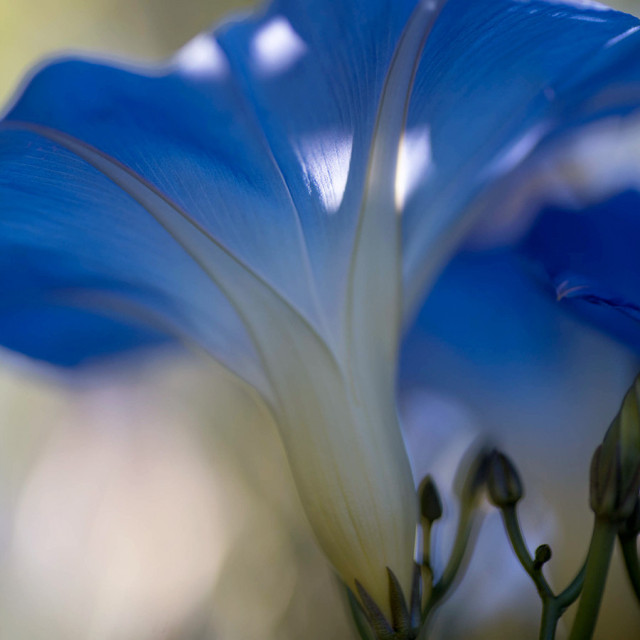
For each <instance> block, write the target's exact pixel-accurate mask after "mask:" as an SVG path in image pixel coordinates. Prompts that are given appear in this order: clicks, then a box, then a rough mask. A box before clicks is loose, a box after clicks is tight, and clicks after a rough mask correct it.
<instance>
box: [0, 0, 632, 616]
mask: <svg viewBox="0 0 640 640" xmlns="http://www.w3.org/2000/svg"><path fill="white" fill-rule="evenodd" d="M427 36H428V37H427ZM639 54H640V24H639V23H638V21H637V20H636V19H635V18H632V17H631V16H627V15H624V14H620V13H616V12H614V11H611V10H608V9H606V8H604V7H601V6H599V5H592V4H587V3H577V2H574V3H568V4H562V3H558V2H551V1H542V0H540V1H535V0H532V1H530V2H528V1H521V0H475V1H474V2H468V0H449V2H447V3H446V4H445V5H444V6H443V7H442V6H441V3H436V2H415V0H401V1H398V0H396V1H395V2H390V1H388V0H367V1H359V0H341V1H340V2H338V1H336V2H331V1H328V0H324V1H323V0H305V1H304V2H301V1H300V0H279V1H278V0H276V1H275V2H273V3H272V4H270V5H269V6H267V7H266V8H264V9H263V10H261V11H258V12H256V13H255V14H252V15H250V16H248V17H246V18H244V19H243V20H238V21H235V22H233V21H232V22H228V23H226V24H223V25H222V26H220V27H219V28H217V29H216V30H215V31H214V32H213V33H211V34H203V35H200V36H198V37H197V38H195V39H194V40H193V41H192V42H191V43H189V44H188V45H187V46H186V47H184V48H183V49H182V50H181V51H179V52H178V53H177V55H176V56H175V57H173V58H172V59H171V60H169V61H167V62H166V63H164V64H162V65H158V66H155V67H151V68H144V69H142V68H133V67H131V68H125V67H123V66H112V65H105V64H102V63H98V62H92V61H79V60H63V61H60V62H57V63H54V64H50V65H48V66H46V67H44V68H43V69H41V70H39V71H38V72H37V73H36V74H35V75H34V76H33V78H32V79H31V80H30V81H29V83H28V84H27V85H26V87H25V88H24V90H23V91H22V92H21V94H20V96H19V97H18V98H17V100H16V101H15V103H14V104H13V106H12V107H11V108H10V109H9V111H8V112H7V114H6V115H5V117H4V119H3V121H2V123H1V124H0V211H1V212H2V217H1V219H0V243H1V245H0V246H1V247H2V251H1V253H0V256H1V257H0V260H1V263H0V266H1V268H2V278H1V279H0V296H1V298H0V299H1V300H2V307H1V309H2V313H1V314H0V342H1V343H2V344H4V345H5V346H6V347H8V348H10V349H13V350H17V351H21V352H23V353H25V354H27V355H29V356H32V357H34V358H36V359H40V360H46V361H50V362H52V363H54V364H58V365H64V366H73V365H77V364H80V363H82V362H85V361H88V360H93V359H95V358H96V357H98V356H104V355H110V354H114V353H117V352H122V351H126V350H129V349H131V348H134V347H137V346H140V345H153V344H159V343H164V342H168V341H173V340H176V339H178V340H181V341H184V342H187V343H191V344H195V345H197V346H198V347H200V348H202V349H204V350H205V351H207V352H208V353H210V354H211V355H212V356H213V357H215V358H216V359H217V360H219V361H220V362H221V363H222V364H224V365H225V366H226V367H227V368H229V369H230V370H231V371H233V372H234V373H236V374H237V375H238V376H240V377H241V378H243V379H244V380H246V381H247V382H248V383H249V384H251V385H253V386H254V387H255V388H256V389H257V390H258V391H259V392H260V393H261V394H262V395H263V397H264V398H265V400H266V401H267V402H268V403H269V405H270V406H271V408H272V409H273V412H274V415H275V417H276V421H277V423H278V425H279V428H280V432H281V435H282V439H283V442H284V445H285V449H286V451H287V454H288V456H289V460H290V463H291V466H292V470H293V474H294V478H295V480H296V483H297V486H298V489H299V492H300V494H301V498H302V501H303V504H304V506H305V509H306V511H307V514H308V516H309V519H310V521H311V524H312V526H313V528H314V531H315V532H316V535H317V536H318V538H319V541H320V543H321V545H322V547H323V549H324V550H325V552H326V553H327V555H328V557H329V558H330V560H331V561H332V562H333V564H334V566H335V567H336V568H337V570H338V571H339V572H340V574H341V575H342V577H343V578H344V580H345V582H346V583H347V584H349V585H353V584H354V581H355V580H358V581H360V582H361V583H362V584H363V585H364V586H365V587H366V588H367V590H368V591H369V592H370V593H371V595H372V596H373V597H374V599H376V600H377V601H378V602H379V603H380V604H381V606H384V603H385V602H386V600H387V596H386V590H387V578H386V574H385V567H387V566H389V567H391V568H392V569H393V570H394V572H396V574H397V575H398V577H399V578H400V581H401V584H402V585H403V586H404V587H405V589H406V590H407V591H408V585H409V584H410V582H411V572H412V557H413V545H414V534H415V523H416V519H417V518H416V506H415V504H414V503H415V497H414V490H413V480H412V477H411V472H410V469H409V465H408V461H407V455H406V452H405V449H404V445H403V441H402V436H401V434H400V430H399V427H398V424H397V418H396V410H395V400H394V386H395V379H396V368H397V365H396V352H397V349H398V339H399V336H400V333H401V331H402V327H403V326H408V325H409V324H410V323H411V322H412V321H413V319H414V318H415V317H416V316H417V317H418V318H419V322H418V323H417V324H416V326H415V327H414V329H413V330H412V331H411V332H410V334H409V336H408V338H407V340H406V341H405V343H404V355H403V360H402V362H403V364H402V368H401V371H402V384H403V385H406V386H409V385H411V384H413V383H415V384H418V383H421V382H423V381H424V376H425V375H426V376H427V377H428V375H432V376H439V375H441V374H443V372H444V371H445V369H444V368H443V369H440V368H439V366H438V360H437V358H433V359H430V358H429V349H428V348H426V350H423V349H422V347H423V346H424V343H425V340H428V339H431V338H433V337H434V336H436V337H437V336H439V337H440V338H441V340H442V341H443V342H447V343H450V344H456V342H457V343H460V342H462V344H463V345H464V343H465V341H466V342H467V344H468V346H469V348H470V349H471V350H472V351H475V354H474V357H476V356H477V357H478V360H481V359H482V358H483V357H486V360H487V361H489V362H493V361H494V360H495V354H494V353H493V352H492V349H491V347H490V344H491V336H490V335H489V334H490V332H487V333H485V334H482V333H481V332H479V331H477V330H478V329H482V327H483V326H489V325H491V321H490V320H489V321H487V322H485V323H484V324H483V323H478V326H476V324H475V323H473V322H471V321H470V318H469V316H468V315H464V313H462V312H461V313H456V312H455V306H456V304H458V303H459V302H460V298H458V297H457V296H458V294H461V295H462V296H464V299H463V300H462V302H464V303H466V302H468V301H469V300H473V297H474V296H478V295H479V294H481V293H482V292H483V291H484V288H486V290H487V298H486V299H487V300H488V301H491V300H492V298H493V297H495V296H494V293H495V292H496V291H497V292H499V291H501V290H502V291H508V292H509V293H512V292H514V296H515V297H514V300H517V301H518V304H519V303H520V301H522V306H521V307H520V312H521V313H524V314H525V315H526V316H528V317H529V319H530V320H531V319H532V318H533V320H531V322H532V325H531V326H532V327H535V331H536V332H537V333H535V336H536V342H535V344H536V345H538V344H543V345H544V344H550V341H549V340H548V339H547V338H548V337H549V334H545V330H546V329H545V327H548V326H549V324H548V323H547V317H548V316H549V317H551V316H553V314H554V313H556V311H555V308H554V310H553V311H551V310H550V306H553V305H556V303H555V301H554V298H553V297H550V298H549V301H546V300H545V297H544V295H543V293H542V291H543V290H544V288H545V287H547V288H548V289H550V290H552V291H553V293H554V296H555V295H557V296H558V297H561V298H562V304H564V305H570V306H572V307H575V311H577V312H580V313H584V314H586V315H588V316H591V318H592V319H593V320H594V321H595V322H596V323H597V324H599V325H600V326H604V327H606V328H607V329H609V330H611V331H612V332H613V333H614V334H615V335H617V336H618V337H620V338H622V339H623V340H625V341H626V342H627V343H629V344H630V345H631V346H633V347H635V346H637V345H638V339H639V336H640V333H639V332H638V328H639V325H638V324H637V320H638V313H639V311H638V310H639V309H640V299H639V296H640V287H638V286H636V285H637V283H638V279H637V278H638V274H639V273H640V272H639V271H638V270H637V269H636V268H635V267H636V264H635V262H637V258H636V252H635V251H634V250H633V248H634V245H633V244H632V243H633V239H634V237H635V235H634V233H633V232H634V226H635V225H636V223H635V221H634V218H633V213H634V211H633V210H634V207H635V203H636V201H637V196H636V194H635V192H630V189H631V188H632V187H633V186H634V185H635V184H636V179H637V175H636V172H637V168H638V167H639V166H640V164H639V163H638V158H637V147H636V146H635V145H634V144H633V141H634V140H635V137H636V136H637V135H638V133H637V132H638V131H640V119H639V118H640V113H639V112H640V91H639V90H638V87H640V65H638V63H637V60H638V55H639ZM605 166H606V169H603V167H605ZM578 212H580V213H578ZM399 214H401V215H399ZM463 245H464V251H463V252H462V253H461V254H460V255H459V256H458V257H457V258H455V259H454V260H453V262H451V265H450V267H449V268H448V269H447V270H446V271H445V272H444V274H443V276H442V278H440V279H439V280H438V276H439V274H440V272H441V271H442V269H443V268H444V267H445V265H446V264H447V263H448V262H449V260H450V259H451V258H452V257H453V256H454V255H455V254H456V253H457V252H459V251H460V250H461V248H462V247H463ZM523 265H524V266H525V268H526V270H527V271H530V272H531V274H532V276H533V277H531V278H528V276H522V275H521V274H522V273H524V271H523V270H522V269H521V267H522V266H523ZM505 279H506V281H508V282H510V283H511V284H513V283H516V284H517V286H515V287H513V288H510V287H511V285H509V286H507V287H506V288H502V289H501V287H503V286H504V283H505ZM436 282H437V284H436V286H435V289H434V295H433V296H432V297H431V298H430V299H429V300H428V301H427V302H426V306H424V308H423V310H422V312H420V309H421V307H422V305H423V303H424V301H425V296H426V293H427V291H428V290H429V289H430V287H431V285H433V284H434V283H436ZM535 282H538V283H540V282H541V283H542V287H541V291H540V292H536V293H530V291H529V289H528V287H529V286H531V290H532V291H533V290H534V289H533V288H534V285H533V284H531V285H530V283H535ZM494 287H495V288H494ZM491 291H493V292H494V293H491ZM467 296H469V297H467ZM499 299H500V296H498V300H499ZM452 303H453V304H452ZM538 303H539V304H540V306H539V307H538V306H537V305H538ZM545 305H546V306H545ZM462 306H464V305H462ZM480 307H482V302H481V303H480ZM461 311H462V310H461ZM507 317H511V316H507ZM553 317H554V318H555V316H553ZM443 318H444V320H443ZM554 321H555V320H554ZM499 326H502V325H496V327H495V328H496V329H497V328H498V327H499ZM505 326H506V327H507V329H509V330H515V331H517V330H518V327H519V326H521V325H519V324H517V323H512V322H507V323H506V324H505ZM425 336H427V338H425ZM502 337H503V338H504V336H502ZM529 337H530V336H529V335H525V336H524V337H521V338H520V339H519V340H518V341H517V342H518V344H521V345H525V346H526V345H527V344H530V342H531V341H529V340H528V338H529ZM554 346H555V345H554ZM427 347H428V345H427ZM483 349H485V350H486V353H482V351H483ZM536 352H537V351H536ZM449 364H450V363H449ZM443 367H444V364H443ZM447 370H448V371H449V370H451V371H453V370H455V366H453V368H451V367H448V366H447ZM425 372H426V373H425ZM429 372H430V373H429Z"/></svg>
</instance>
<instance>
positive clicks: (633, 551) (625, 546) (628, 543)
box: [620, 536, 640, 600]
mask: <svg viewBox="0 0 640 640" xmlns="http://www.w3.org/2000/svg"><path fill="white" fill-rule="evenodd" d="M620 546H621V547H622V555H623V557H624V564H625V566H626V567H627V575H628V576H629V580H630V581H631V586H632V587H633V591H634V593H635V594H636V598H637V599H638V600H640V560H639V559H638V547H637V543H636V536H620Z"/></svg>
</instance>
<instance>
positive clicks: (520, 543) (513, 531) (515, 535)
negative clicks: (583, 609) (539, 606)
mask: <svg viewBox="0 0 640 640" xmlns="http://www.w3.org/2000/svg"><path fill="white" fill-rule="evenodd" d="M500 511H501V512H502V520H503V522H504V527H505V529H506V530H507V535H508V537H509V542H510V543H511V547H512V548H513V551H514V552H515V554H516V556H517V557H518V560H519V561H520V564H521V565H522V566H523V567H524V570H525V571H526V572H527V573H528V574H529V577H530V578H531V579H532V580H533V583H534V584H535V585H536V589H537V590H538V593H539V594H540V597H541V598H542V599H543V602H544V601H546V600H548V599H552V598H554V594H553V591H552V590H551V587H550V586H549V583H548V582H547V581H546V579H545V577H544V576H543V575H542V569H537V568H536V566H535V563H534V561H533V558H532V557H531V554H530V553H529V549H527V544H526V542H525V541H524V536H523V535H522V530H521V529H520V523H519V522H518V514H517V512H516V507H515V505H512V506H509V507H504V508H503V509H501V510H500ZM543 613H544V612H543Z"/></svg>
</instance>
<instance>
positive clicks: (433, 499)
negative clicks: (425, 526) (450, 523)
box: [418, 475, 442, 524]
mask: <svg viewBox="0 0 640 640" xmlns="http://www.w3.org/2000/svg"><path fill="white" fill-rule="evenodd" d="M418 493H419V495H420V513H421V515H422V517H423V518H424V519H425V520H426V521H427V522H429V524H432V523H434V522H435V521H436V520H439V519H440V518H441V517H442V501H441V500H440V493H439V492H438V487H437V486H436V483H435V481H434V479H433V478H432V477H431V476H430V475H428V476H425V478H424V480H423V481H422V483H421V484H420V489H418Z"/></svg>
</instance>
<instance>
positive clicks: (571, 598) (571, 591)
mask: <svg viewBox="0 0 640 640" xmlns="http://www.w3.org/2000/svg"><path fill="white" fill-rule="evenodd" d="M586 573H587V561H586V560H585V562H584V563H583V565H582V568H581V569H580V571H579V572H578V575H577V576H576V577H575V578H574V579H573V580H572V581H571V584H569V586H568V587H567V588H566V589H565V590H564V591H562V592H561V593H559V594H558V597H557V600H558V605H559V606H560V609H561V614H560V615H562V613H564V610H565V609H566V608H567V607H570V606H571V605H572V604H573V603H574V602H575V601H576V600H577V599H578V596H579V595H580V593H581V592H582V587H583V586H584V577H585V575H586Z"/></svg>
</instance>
